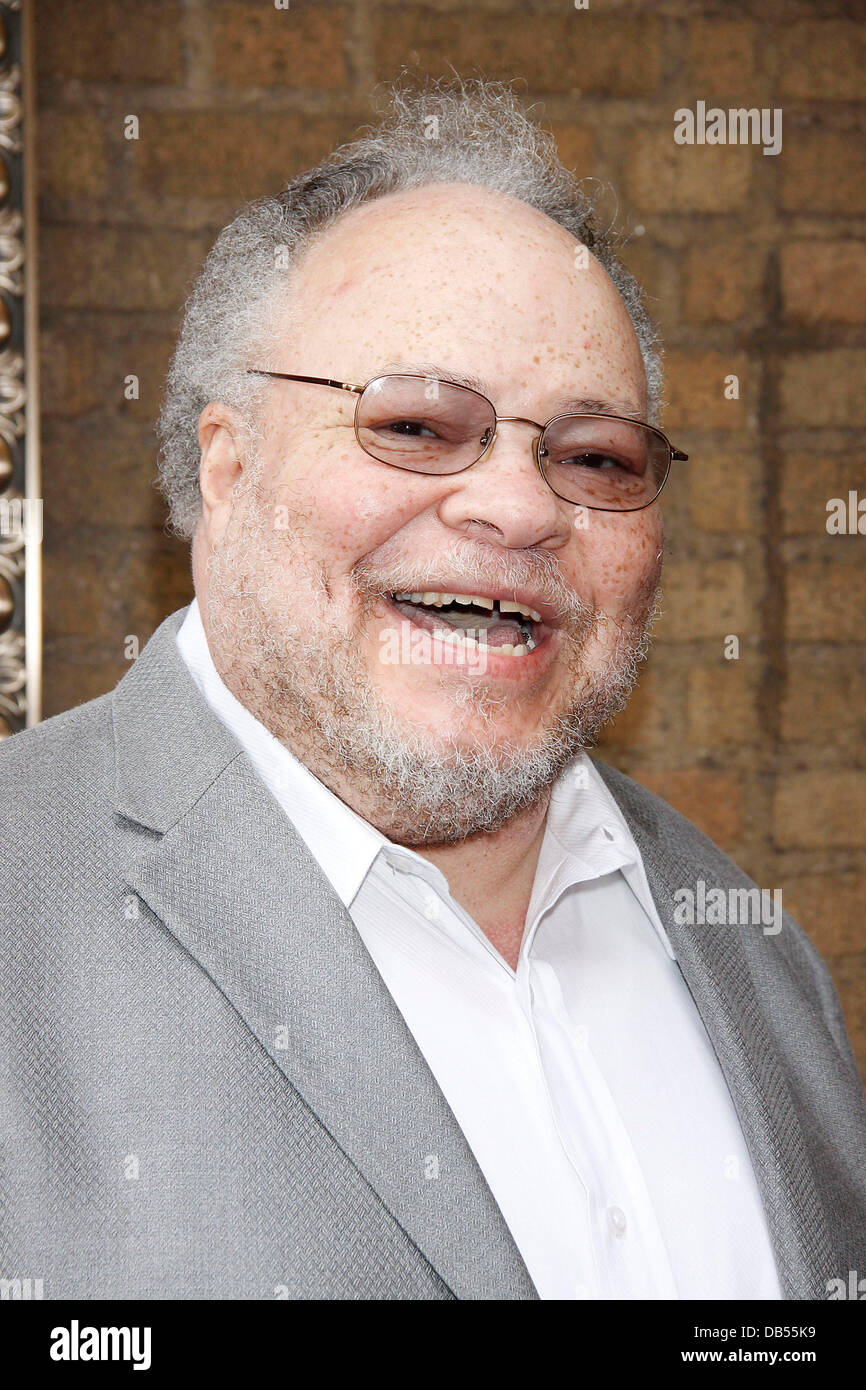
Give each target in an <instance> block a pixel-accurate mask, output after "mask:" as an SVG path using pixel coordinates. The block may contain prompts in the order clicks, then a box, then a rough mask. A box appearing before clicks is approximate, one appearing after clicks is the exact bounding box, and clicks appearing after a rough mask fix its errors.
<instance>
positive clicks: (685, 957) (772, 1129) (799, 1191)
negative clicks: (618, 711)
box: [594, 760, 838, 1299]
mask: <svg viewBox="0 0 866 1390" xmlns="http://www.w3.org/2000/svg"><path fill="white" fill-rule="evenodd" d="M594 762H595V766H596V768H597V769H598V771H599V773H600V774H601V776H602V777H603V778H604V781H605V783H606V784H607V786H608V787H609V789H610V791H611V792H612V794H613V795H614V796H615V798H616V801H617V804H618V805H619V807H620V809H621V811H622V813H623V815H624V816H625V818H626V820H627V822H628V824H629V828H630V830H631V832H632V834H633V835H634V838H635V841H636V843H637V846H638V849H639V850H640V852H641V855H642V857H643V862H644V868H645V869H646V874H647V881H648V883H649V886H650V891H651V893H652V895H653V900H654V902H655V904H656V908H657V910H658V914H659V917H660V918H661V921H662V924H663V926H664V928H665V931H666V932H667V933H668V936H669V938H670V941H671V944H672V946H673V948H674V950H675V952H676V957H677V963H678V965H679V967H680V970H681V971H682V973H683V976H684V978H685V981H686V984H687V985H688V987H689V990H690V992H691V994H692V997H693V998H694V1001H695V1004H696V1005H697V1008H698V1010H699V1012H700V1015H701V1018H702V1019H703V1022H704V1026H705V1027H706V1030H707V1033H708V1035H709V1038H710V1041H711V1042H712V1044H713V1047H714V1049H715V1051H716V1055H717V1056H718V1059H719V1063H720V1065H721V1067H722V1071H723V1072H724V1075H725V1079H726V1080H727V1083H728V1087H729V1089H730V1092H731V1097H732V1099H733V1102H734V1106H735V1108H736V1110H737V1114H738V1116H739V1119H740V1123H741V1125H742V1129H743V1134H744V1137H745V1140H746V1144H747V1146H748V1149H749V1153H750V1155H751V1159H752V1163H753V1166H754V1169H755V1176H756V1179H757V1182H758V1187H759V1190H760V1192H761V1196H762V1199H763V1202H764V1207H765V1211H766V1215H767V1222H768V1227H769V1232H770V1238H771V1241H772V1244H773V1250H774V1253H775V1257H776V1263H777V1267H778V1271H779V1278H780V1282H781V1284H782V1290H783V1293H784V1295H785V1297H786V1298H801V1299H802V1298H811V1299H815V1298H818V1299H823V1298H826V1289H825V1286H824V1281H825V1277H826V1271H828V1270H832V1269H833V1268H835V1264H836V1263H838V1262H837V1261H834V1258H833V1252H832V1243H831V1240H830V1235H829V1231H828V1228H827V1223H826V1219H825V1216H824V1209H823V1205H822V1202H821V1198H820V1195H819V1192H818V1188H817V1185H816V1181H815V1175H814V1173H813V1171H812V1166H811V1163H810V1160H809V1156H808V1152H807V1148H806V1143H805V1140H804V1137H803V1131H802V1128H801V1125H800V1121H799V1118H798V1116H797V1112H796V1108H795V1106H794V1102H793V1098H792V1095H791V1090H790V1087H789V1085H788V1083H787V1080H786V1078H785V1074H784V1072H783V1070H782V1068H781V1066H780V1064H779V1059H778V1057H777V1055H776V1052H775V1049H774V1048H773V1047H772V1045H771V1043H770V1040H769V1038H768V1036H767V1031H766V1028H765V1026H764V1022H763V1018H762V1014H761V1009H760V1005H759V1003H758V998H757V995H756V993H755V987H754V984H753V981H752V976H751V972H750V970H749V964H748V961H747V959H746V955H745V952H744V950H743V947H742V943H741V942H740V940H739V938H738V937H737V936H736V934H735V933H734V932H720V931H719V929H718V927H713V926H704V927H701V926H682V925H680V924H679V923H678V922H677V921H676V920H675V917H674V907H675V898H674V893H675V891H676V889H677V888H681V887H682V886H683V884H684V883H685V882H688V869H687V867H686V866H684V865H683V864H682V862H681V860H679V859H678V858H677V856H676V854H675V853H674V852H673V850H672V848H671V846H670V845H669V844H668V843H667V841H666V840H665V837H664V835H663V834H662V832H661V830H660V828H659V827H658V824H657V820H656V817H655V813H654V810H653V808H652V805H651V803H649V802H648V800H645V799H644V797H641V796H640V789H639V788H636V787H635V792H634V794H633V793H632V792H631V790H630V788H631V787H634V786H635V784H633V783H632V784H630V783H629V782H628V779H626V778H624V777H623V775H622V774H621V773H618V772H616V770H615V769H611V768H609V767H608V766H607V765H606V764H605V763H603V762H601V761H600V760H594ZM707 878H708V880H709V876H708V875H707ZM708 886H713V887H721V888H724V887H726V886H727V885H725V884H723V883H721V882H719V883H714V884H712V885H710V884H709V881H708Z"/></svg>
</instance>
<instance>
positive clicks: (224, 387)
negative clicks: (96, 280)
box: [157, 78, 662, 537]
mask: <svg viewBox="0 0 866 1390" xmlns="http://www.w3.org/2000/svg"><path fill="white" fill-rule="evenodd" d="M389 95H390V105H389V108H388V110H387V112H386V114H385V116H384V118H383V119H382V120H381V122H380V123H379V124H378V125H377V126H376V127H366V128H365V133H362V135H361V137H360V138H359V139H357V140H354V141H352V142H351V143H350V144H346V145H341V146H340V147H339V149H337V150H335V151H334V152H333V154H331V155H330V156H329V157H328V158H327V159H326V160H325V161H324V162H323V163H322V164H320V165H318V166H317V167H316V168H314V169H311V170H309V171H308V172H307V173H304V174H301V175H299V176H298V178H296V179H295V180H294V181H293V182H292V183H290V184H289V185H288V187H287V188H286V189H285V191H284V192H282V193H278V194H274V195H269V196H267V197H264V198H260V199H258V200H256V201H255V202H252V203H248V204H246V205H245V206H244V207H242V208H241V210H240V211H239V212H238V213H237V214H236V215H235V217H234V218H233V219H232V221H231V222H230V223H229V224H228V226H227V227H224V228H223V230H222V231H221V232H220V234H219V236H218V237H217V239H216V242H215V243H214V245H213V247H212V248H211V250H210V252H209V254H208V256H207V258H206V260H205V263H204V265H203V267H202V269H201V272H200V273H199V275H198V278H197V279H196V281H195V283H194V285H193V288H192V292H191V294H190V296H189V298H188V300H187V302H186V306H185V309H184V316H183V324H182V327H181V331H180V336H179V339H178V342H177V347H176V349H175V352H174V356H173V358H172V362H171V366H170V369H169V372H168V377H167V380H166V388H165V395H164V399H163V405H162V410H161V413H160V417H159V422H158V425H157V432H158V434H159V438H160V442H161V447H160V464H159V480H160V487H161V489H162V492H163V494H164V496H165V498H166V500H167V502H168V505H169V512H170V519H171V525H172V527H173V529H174V530H175V532H177V533H178V534H180V535H182V536H186V537H191V536H192V534H193V532H194V530H195V526H196V523H197V521H198V518H199V515H200V512H201V492H200V489H199V476H198V475H199V466H200V460H201V451H200V448H199V444H198V433H197V425H198V418H199V415H200V414H201V412H202V410H203V409H204V407H205V406H206V405H207V404H208V402H209V401H213V400H219V401H223V402H224V403H225V404H226V405H229V406H231V407H234V408H235V409H236V410H237V411H238V414H239V416H240V418H241V420H242V422H243V424H244V427H245V428H246V430H247V432H248V436H249V440H250V443H255V441H256V440H257V438H258V417H259V411H260V407H261V403H262V399H263V397H264V393H265V390H266V387H267V380H266V378H263V377H255V376H248V375H247V374H246V369H247V367H249V366H252V365H253V357H252V354H253V353H254V352H255V353H256V354H257V360H258V357H259V356H260V354H262V353H263V352H264V353H265V354H267V353H268V352H269V351H272V350H273V349H274V348H275V347H276V344H277V334H278V333H279V330H280V327H281V321H282V317H283V315H284V313H285V309H286V300H287V295H288V291H289V281H288V277H287V274H286V272H287V270H290V269H291V267H292V265H294V264H295V263H296V262H297V260H298V258H299V256H300V255H301V253H302V251H303V250H304V249H305V247H306V246H307V245H308V244H309V243H310V242H311V241H312V240H313V239H314V238H315V237H316V236H318V235H320V234H321V233H322V232H323V231H324V230H325V229H326V228H327V227H328V226H329V225H330V224H331V223H332V222H333V221H334V220H335V219H336V218H338V217H339V216H340V215H341V213H344V212H348V211H349V210H350V209H351V208H356V207H359V206H360V205H361V204H362V203H368V202H372V201H373V200H375V199H376V198H381V197H384V196H385V195H386V194H388V193H394V192H397V191H400V190H404V189H410V188H419V187H423V186H425V185H429V184H434V183H465V184H470V185H475V186H478V187H482V188H489V189H493V190H495V191H497V192H501V193H507V194H510V195H511V196H512V197H514V198H518V199H520V201H521V202H524V203H526V204H527V205H528V206H529V207H532V208H535V209H537V211H538V212H541V213H543V214H544V215H545V216H547V217H549V218H551V220H552V221H554V222H558V223H559V225H560V226H561V227H564V228H565V230H566V231H567V232H570V233H571V235H572V236H573V237H574V238H575V239H576V240H577V241H578V242H580V243H582V244H583V245H585V246H586V247H588V248H589V249H590V250H591V251H592V253H593V255H594V256H595V257H596V258H597V259H598V260H599V261H600V262H601V264H602V266H604V268H605V270H606V271H607V273H608V274H609V275H610V277H611V279H612V281H613V283H614V285H615V286H616V288H617V289H618V290H619V293H620V295H621V296H622V299H623V301H624V303H625V307H626V309H627V310H628V313H629V315H630V317H631V321H632V323H633V325H634V329H635V332H636V334H637V338H638V342H639V343H640V348H641V353H642V356H643V362H644V367H645V370H646V376H647V391H648V398H649V408H650V419H651V420H655V419H656V418H657V414H658V410H659V407H660V404H661V388H662V370H661V353H660V350H659V347H658V341H657V333H656V329H655V327H654V325H653V323H652V322H651V320H650V318H649V315H648V314H647V312H646V309H645V307H644V300H643V294H642V291H641V288H640V286H639V285H638V283H637V281H636V280H635V278H634V276H633V275H632V274H631V273H630V272H629V271H628V270H626V268H625V266H624V265H622V263H621V262H620V261H619V259H618V257H617V255H616V250H617V246H618V240H619V239H618V237H617V236H616V235H615V234H614V233H612V231H611V230H610V229H608V230H606V231H600V230H599V229H598V228H597V226H596V224H595V220H594V213H595V205H594V202H593V200H592V199H591V198H590V197H589V196H588V195H587V193H586V192H585V190H584V187H583V186H582V182H581V180H580V179H578V178H577V176H576V175H575V174H573V173H571V172H569V171H568V170H567V169H566V168H565V167H564V165H563V164H562V162H561V161H560V159H559V156H558V154H557V151H556V144H555V141H554V139H553V136H552V135H550V134H549V133H548V132H547V131H545V130H543V129H542V128H541V127H540V126H539V125H538V124H536V122H535V121H533V120H531V119H530V117H529V115H528V114H527V111H526V110H525V108H524V107H523V106H522V105H521V103H520V101H519V100H518V98H517V97H516V96H515V94H514V92H513V91H512V90H511V89H510V88H509V87H507V86H505V85H504V84H502V83H497V82H490V81H487V80H485V79H482V78H472V79H469V80H466V81H461V80H460V79H457V80H450V79H449V80H442V81H438V82H433V81H427V82H426V83H424V84H421V85H420V86H415V85H409V84H406V83H403V84H398V85H397V86H395V87H393V88H392V89H391V91H390V94H389ZM282 327H283V331H285V325H284V323H283V324H282ZM262 360H263V359H262Z"/></svg>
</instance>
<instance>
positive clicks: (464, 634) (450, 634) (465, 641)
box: [433, 627, 536, 656]
mask: <svg viewBox="0 0 866 1390" xmlns="http://www.w3.org/2000/svg"><path fill="white" fill-rule="evenodd" d="M433 636H434V637H438V638H439V640H440V642H450V643H451V644H452V645H453V646H458V647H459V646H466V647H477V649H478V651H480V652H496V654H497V655H498V656H526V655H527V653H528V652H531V651H532V650H533V648H534V647H535V645H536V644H535V642H534V641H533V640H532V638H531V637H527V639H526V641H525V642H519V643H518V644H517V645H516V646H514V645H513V644H512V643H511V642H504V643H503V644H502V646H501V647H491V646H489V645H488V643H487V642H479V641H478V639H477V638H476V637H473V636H472V634H471V633H470V632H468V631H467V629H466V628H456V627H440V628H435V629H434V632H433Z"/></svg>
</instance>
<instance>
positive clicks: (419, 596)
mask: <svg viewBox="0 0 866 1390" xmlns="http://www.w3.org/2000/svg"><path fill="white" fill-rule="evenodd" d="M394 597H395V599H397V600H398V601H399V602H400V603H423V604H426V605H427V606H428V607H430V608H442V607H443V606H444V605H445V604H448V603H463V604H467V605H468V604H473V603H474V604H475V606H476V607H477V608H486V609H487V611H488V613H492V612H493V609H494V608H495V606H496V600H495V599H492V598H485V597H484V596H483V595H482V594H446V593H439V592H438V591H437V590H436V589H426V590H425V591H424V592H422V591H421V590H420V589H416V590H414V591H413V592H412V593H409V592H408V590H407V591H406V592H404V593H399V594H395V595H394ZM499 611H500V613H520V614H521V615H522V617H524V618H531V619H532V621H533V622H535V623H540V622H541V614H540V613H537V612H536V611H535V609H534V608H530V607H529V606H528V605H527V604H525V603H514V602H512V600H511V599H507V598H502V599H500V600H499Z"/></svg>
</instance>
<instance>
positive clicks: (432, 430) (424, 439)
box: [249, 368, 688, 512]
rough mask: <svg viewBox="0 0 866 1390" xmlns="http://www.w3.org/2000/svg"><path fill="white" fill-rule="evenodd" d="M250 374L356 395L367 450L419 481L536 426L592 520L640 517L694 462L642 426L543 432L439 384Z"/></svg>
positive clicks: (558, 486)
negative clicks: (501, 432) (514, 428)
mask: <svg viewBox="0 0 866 1390" xmlns="http://www.w3.org/2000/svg"><path fill="white" fill-rule="evenodd" d="M249 374H250V375H253V376H269V377H277V378H280V379H281V380H284V381H300V382H306V383H308V384H309V385H311V386H331V387H334V388H335V389H336V390H338V391H353V392H355V394H356V395H357V397H358V400H357V402H356V404H355V421H354V424H355V437H356V438H357V440H358V443H359V444H360V446H361V448H362V449H363V450H364V452H365V453H367V454H369V455H370V457H371V458H374V459H377V460H378V462H379V463H387V464H390V465H391V467H393V468H403V469H405V470H406V471H407V472H410V473H429V474H435V475H437V476H446V475H448V474H452V473H462V472H463V471H464V470H465V469H467V468H471V467H472V465H473V464H474V463H478V462H479V461H480V460H481V459H483V458H484V455H485V454H486V453H487V451H488V449H489V448H490V447H491V445H492V443H493V441H494V439H495V437H496V431H497V427H498V426H499V425H500V424H502V423H503V421H516V422H519V423H521V424H525V425H532V427H533V428H534V429H536V430H538V431H539V433H538V434H536V436H535V438H534V439H533V441H532V452H533V457H534V459H535V463H536V466H537V468H538V471H539V472H540V474H541V476H542V478H544V480H545V482H546V483H547V484H548V486H549V487H550V488H551V490H552V491H553V492H554V493H555V494H556V496H557V497H560V498H562V500H563V501H565V502H574V503H576V504H577V505H578V506H581V507H588V508H590V509H591V510H592V511H599V512H637V511H641V509H642V508H644V507H648V506H650V504H651V503H652V502H654V501H655V500H656V498H657V497H658V495H659V493H660V492H661V490H662V488H663V487H664V485H665V482H666V481H667V477H668V474H669V472H670V467H671V462H672V460H674V459H677V460H681V461H682V462H685V461H686V460H687V459H688V454H684V453H683V452H682V451H681V450H680V449H674V448H673V447H672V446H671V443H670V441H669V440H668V438H667V437H666V435H664V434H662V432H661V430H657V429H656V428H655V427H654V426H653V425H646V424H644V423H643V422H642V421H639V420H628V419H623V418H621V417H620V416H619V415H594V414H592V415H555V416H554V418H553V419H552V420H548V422H547V424H546V425H541V424H539V423H538V421H537V420H528V419H527V418H526V417H525V416H523V415H497V414H496V409H495V407H494V405H493V403H492V402H491V401H489V400H488V399H487V397H486V396H482V395H481V393H480V392H478V391H473V390H471V389H470V388H469V387H468V386H458V385H457V383H456V382H453V381H439V380H438V379H436V378H434V377H426V376H418V375H414V374H404V373H393V374H388V375H385V376H375V377H373V378H372V380H371V381H368V382H367V384H366V385H365V386H355V385H353V384H352V383H351V382H349V381H332V380H331V379H330V378H328V377H320V376H295V375H293V374H291V373H289V372H268V371H260V370H258V369H256V368H250V369H249Z"/></svg>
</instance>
